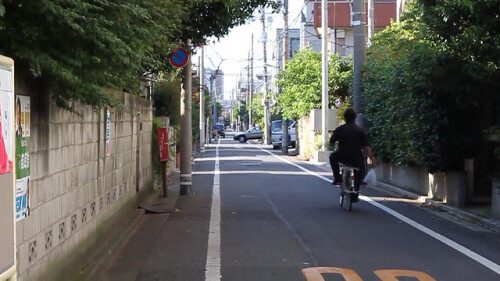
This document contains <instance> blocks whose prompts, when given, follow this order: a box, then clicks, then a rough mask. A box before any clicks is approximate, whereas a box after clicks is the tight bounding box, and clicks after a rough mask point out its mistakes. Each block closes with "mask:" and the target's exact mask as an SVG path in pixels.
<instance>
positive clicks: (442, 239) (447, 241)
mask: <svg viewBox="0 0 500 281" xmlns="http://www.w3.org/2000/svg"><path fill="white" fill-rule="evenodd" d="M259 149H261V150H262V151H265V152H267V153H269V154H271V155H272V156H274V157H276V158H278V159H280V160H281V161H283V162H285V163H288V164H290V165H292V166H295V167H297V168H299V169H301V170H303V171H306V172H308V173H309V174H311V175H313V176H316V177H318V178H321V179H322V180H324V181H327V182H329V183H331V182H332V180H331V179H329V178H327V177H324V176H322V175H320V174H317V173H315V172H313V171H309V170H308V169H306V168H304V167H302V166H300V165H298V164H295V163H293V162H292V161H290V160H288V159H285V158H283V157H281V156H278V155H276V154H274V153H272V152H270V151H267V150H265V149H263V148H259ZM359 198H360V199H361V200H363V201H365V202H367V203H370V204H371V205H372V206H374V207H377V208H379V209H381V210H382V211H384V212H386V213H388V214H390V215H391V216H393V217H395V218H397V219H399V220H401V221H403V222H405V223H406V224H408V225H410V226H412V227H414V228H416V229H417V230H420V231H422V232H424V233H425V234H427V235H429V236H431V237H433V238H434V239H436V240H438V241H439V242H441V243H443V244H445V245H447V246H449V247H451V248H453V249H454V250H456V251H458V252H460V253H462V254H463V255H465V256H467V257H469V258H471V259H473V260H475V261H476V262H478V263H480V264H482V265H483V266H485V267H486V268H488V269H490V270H492V271H493V272H495V273H497V274H500V265H498V264H496V263H494V262H493V261H491V260H489V259H487V258H485V257H483V256H481V255H479V254H478V253H476V252H474V251H472V250H470V249H468V248H467V247H464V246H462V245H460V244H458V243H457V242H455V241H453V240H451V239H449V238H447V237H445V236H443V235H442V234H439V233H437V232H435V231H434V230H431V229H430V228H428V227H426V226H424V225H422V224H420V223H418V222H416V221H414V220H412V219H410V218H408V217H406V216H404V215H402V214H400V213H398V212H396V211H394V210H393V209H391V208H389V207H387V206H384V205H382V204H380V203H378V202H375V201H374V200H373V199H371V198H370V197H367V196H360V197H359Z"/></svg>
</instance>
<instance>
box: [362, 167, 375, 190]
mask: <svg viewBox="0 0 500 281" xmlns="http://www.w3.org/2000/svg"><path fill="white" fill-rule="evenodd" d="M363 181H364V182H366V184H368V185H372V186H376V185H377V173H376V172H375V169H370V170H369V171H368V173H367V174H366V176H365V179H364V180H363Z"/></svg>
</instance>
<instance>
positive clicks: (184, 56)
mask: <svg viewBox="0 0 500 281" xmlns="http://www.w3.org/2000/svg"><path fill="white" fill-rule="evenodd" d="M168 61H169V62H170V64H171V65H173V66H174V67H184V66H185V65H186V64H187V63H188V61H189V53H188V51H186V50H185V49H183V48H177V49H176V50H175V51H173V52H172V54H171V55H170V56H169V57H168Z"/></svg>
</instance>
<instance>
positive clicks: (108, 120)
mask: <svg viewBox="0 0 500 281" xmlns="http://www.w3.org/2000/svg"><path fill="white" fill-rule="evenodd" d="M105 137H106V140H105V144H104V145H105V149H106V156H110V155H111V112H109V110H106V136H105Z"/></svg>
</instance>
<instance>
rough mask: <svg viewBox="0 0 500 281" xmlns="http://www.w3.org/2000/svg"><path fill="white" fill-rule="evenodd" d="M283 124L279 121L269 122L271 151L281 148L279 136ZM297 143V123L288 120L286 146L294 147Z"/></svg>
mask: <svg viewBox="0 0 500 281" xmlns="http://www.w3.org/2000/svg"><path fill="white" fill-rule="evenodd" d="M282 124H283V122H282V121H281V120H273V121H271V140H272V144H273V149H278V148H281V136H282V134H283V130H282V127H281V126H282ZM296 142H297V121H294V120H288V145H290V146H292V147H295V144H296Z"/></svg>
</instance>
